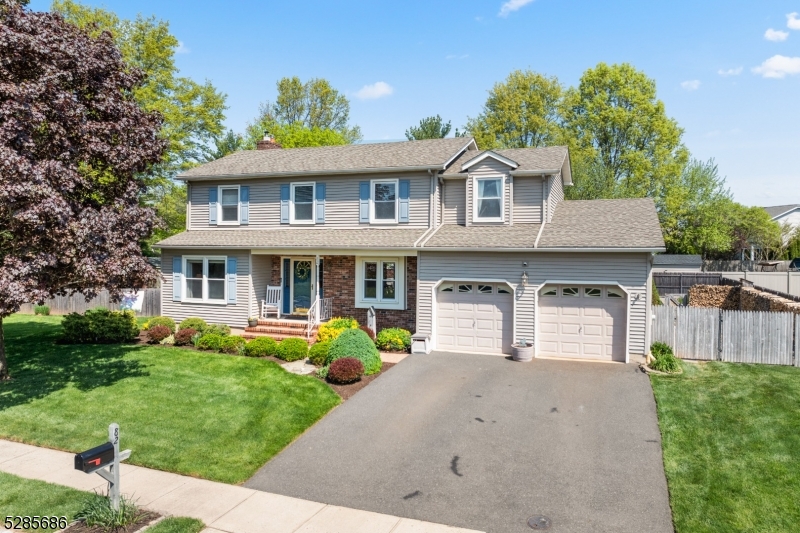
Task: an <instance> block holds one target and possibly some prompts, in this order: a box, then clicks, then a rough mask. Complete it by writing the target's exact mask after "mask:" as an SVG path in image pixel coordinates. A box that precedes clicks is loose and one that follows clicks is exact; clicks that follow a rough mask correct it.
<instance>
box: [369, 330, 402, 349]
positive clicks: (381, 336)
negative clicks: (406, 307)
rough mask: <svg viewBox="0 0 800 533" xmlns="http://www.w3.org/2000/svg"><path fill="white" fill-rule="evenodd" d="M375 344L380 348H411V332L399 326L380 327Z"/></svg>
mask: <svg viewBox="0 0 800 533" xmlns="http://www.w3.org/2000/svg"><path fill="white" fill-rule="evenodd" d="M375 344H376V345H377V346H378V348H380V349H381V350H393V351H405V350H408V349H409V348H411V332H410V331H408V330H407V329H401V328H386V329H382V330H381V331H380V333H378V336H377V337H376V339H375Z"/></svg>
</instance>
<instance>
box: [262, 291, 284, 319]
mask: <svg viewBox="0 0 800 533" xmlns="http://www.w3.org/2000/svg"><path fill="white" fill-rule="evenodd" d="M282 293H283V289H282V288H281V287H274V286H272V285H270V286H268V287H267V295H266V299H265V300H261V317H262V318H267V317H268V315H269V314H270V313H275V315H276V316H277V318H280V317H281V303H282V302H281V300H282V298H281V294H282Z"/></svg>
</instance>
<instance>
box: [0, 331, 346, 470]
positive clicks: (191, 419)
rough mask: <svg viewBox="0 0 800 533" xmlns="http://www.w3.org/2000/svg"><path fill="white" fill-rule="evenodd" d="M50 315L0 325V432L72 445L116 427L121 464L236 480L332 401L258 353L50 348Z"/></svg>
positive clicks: (77, 447) (325, 389) (99, 438)
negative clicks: (2, 356)
mask: <svg viewBox="0 0 800 533" xmlns="http://www.w3.org/2000/svg"><path fill="white" fill-rule="evenodd" d="M60 320H61V319H60V317H33V316H30V315H13V316H11V317H9V318H7V319H6V320H4V325H5V335H6V348H7V351H8V354H9V367H10V370H11V375H12V377H13V380H12V381H11V382H8V383H0V438H7V439H11V440H18V441H22V442H27V443H30V444H36V445H42V446H47V447H51V448H57V449H62V450H68V451H81V450H84V449H87V448H91V447H93V446H96V445H98V444H100V443H102V442H104V441H105V440H106V439H107V433H108V429H107V428H108V424H110V423H111V422H117V423H119V425H120V431H121V445H122V447H123V448H130V449H131V450H133V455H132V456H131V458H130V460H129V462H130V463H132V464H136V465H141V466H147V467H151V468H157V469H161V470H167V471H170V472H177V473H180V474H187V475H192V476H198V477H203V478H206V479H212V480H215V481H222V482H226V483H240V482H242V481H244V480H246V479H247V478H249V477H250V476H251V475H252V474H253V473H254V472H255V471H256V470H257V469H258V468H259V467H260V466H261V465H263V464H264V463H265V462H267V461H268V460H269V459H270V458H272V457H273V456H274V455H275V454H277V453H278V452H279V451H281V450H282V449H283V448H284V447H286V445H288V444H289V443H290V442H292V440H294V439H295V438H296V437H297V436H298V435H300V434H301V433H302V432H303V431H305V430H306V429H307V428H308V427H309V426H311V425H312V424H314V423H315V422H316V421H317V420H319V419H320V418H322V417H323V416H324V415H325V413H327V412H328V411H329V410H330V409H332V408H333V407H334V406H336V405H338V404H339V402H340V401H341V399H340V398H339V396H338V395H337V394H336V393H335V392H333V390H331V388H330V387H329V386H328V385H326V384H325V383H322V382H321V381H319V380H318V379H316V378H314V377H311V376H298V375H295V374H290V373H288V372H286V371H284V370H283V369H282V368H281V367H280V366H279V365H277V364H275V363H272V362H270V361H263V360H260V359H249V358H245V357H234V356H228V355H221V354H212V353H205V352H197V351H193V350H183V349H179V348H169V347H160V346H136V345H123V346H120V345H90V346H85V345H81V346H62V345H56V344H54V340H55V338H56V336H57V334H58V332H59V329H60V328H59V323H60Z"/></svg>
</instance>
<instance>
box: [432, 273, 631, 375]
mask: <svg viewBox="0 0 800 533" xmlns="http://www.w3.org/2000/svg"><path fill="white" fill-rule="evenodd" d="M536 307H537V309H536V313H535V315H536V316H537V320H536V322H537V325H536V335H537V336H538V339H537V340H538V342H537V354H536V355H537V356H541V357H560V358H572V359H589V360H597V361H622V362H624V361H625V352H626V350H625V348H626V343H627V328H626V323H627V315H628V307H627V298H626V293H625V292H624V291H623V290H622V289H621V288H619V287H618V286H611V285H608V286H606V285H579V284H574V285H573V284H552V285H545V286H543V287H541V288H539V291H538V305H537V306H536ZM435 324H436V348H437V349H439V350H443V351H456V352H457V351H464V352H483V353H491V354H498V355H499V354H510V353H511V344H512V342H514V341H515V339H514V294H513V291H512V289H511V287H510V286H509V285H508V284H506V283H489V282H480V281H474V282H464V281H454V282H447V281H445V282H442V283H440V284H439V286H438V287H437V289H436V321H435Z"/></svg>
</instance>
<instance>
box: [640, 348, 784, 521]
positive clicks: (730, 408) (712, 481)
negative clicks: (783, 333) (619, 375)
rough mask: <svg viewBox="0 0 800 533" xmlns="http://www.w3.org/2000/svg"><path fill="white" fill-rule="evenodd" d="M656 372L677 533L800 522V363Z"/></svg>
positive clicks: (690, 367) (699, 366)
mask: <svg viewBox="0 0 800 533" xmlns="http://www.w3.org/2000/svg"><path fill="white" fill-rule="evenodd" d="M682 366H683V369H684V373H683V375H680V376H671V377H666V376H657V375H652V376H651V377H650V379H651V382H652V384H653V391H654V393H655V397H656V401H657V404H658V418H659V425H660V427H661V434H662V446H663V451H664V467H665V470H666V474H667V481H668V483H669V492H670V504H671V506H672V514H673V520H674V523H675V529H676V531H677V533H704V532H718V533H723V532H729V531H737V532H756V531H758V532H763V531H769V532H770V533H779V532H786V533H789V532H795V531H798V528H800V525H798V524H800V505H798V502H800V369H798V368H793V367H781V366H770V365H745V364H737V363H716V362H714V363H702V364H689V363H682Z"/></svg>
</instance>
